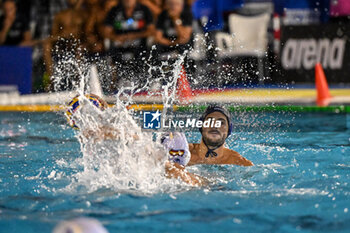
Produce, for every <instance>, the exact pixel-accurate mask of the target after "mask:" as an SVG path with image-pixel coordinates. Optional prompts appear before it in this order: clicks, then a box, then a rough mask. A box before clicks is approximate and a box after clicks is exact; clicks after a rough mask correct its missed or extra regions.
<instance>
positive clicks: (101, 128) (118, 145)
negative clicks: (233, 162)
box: [53, 56, 189, 194]
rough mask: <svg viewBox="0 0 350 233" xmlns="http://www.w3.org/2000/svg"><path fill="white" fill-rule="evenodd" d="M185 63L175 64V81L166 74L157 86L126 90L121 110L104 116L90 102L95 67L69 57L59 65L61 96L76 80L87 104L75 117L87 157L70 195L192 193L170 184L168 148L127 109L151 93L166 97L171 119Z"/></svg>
mask: <svg viewBox="0 0 350 233" xmlns="http://www.w3.org/2000/svg"><path fill="white" fill-rule="evenodd" d="M183 61H184V56H181V57H180V58H179V59H178V60H177V61H175V63H174V65H173V67H174V69H173V71H172V75H171V76H170V77H169V74H165V73H164V72H161V75H160V76H159V77H156V78H153V79H152V81H150V80H151V79H147V81H146V83H145V84H144V85H142V86H138V85H134V84H133V83H132V84H131V85H130V86H129V87H121V88H120V89H119V90H118V92H117V93H116V95H115V103H114V104H115V106H114V107H111V108H108V109H106V110H104V111H101V110H100V109H98V108H96V107H95V106H93V105H92V104H91V103H90V102H89V101H88V100H87V98H86V97H85V96H84V93H86V92H87V91H88V90H89V89H90V87H89V78H90V66H91V63H84V62H81V61H77V60H76V59H75V58H72V57H68V58H67V59H64V60H62V61H61V62H60V63H59V64H58V66H57V69H56V72H55V73H56V75H55V76H54V77H53V79H54V87H55V90H59V89H60V88H62V80H63V79H67V78H68V79H69V78H71V77H75V80H78V81H74V80H73V81H72V82H71V84H72V85H73V89H74V90H75V91H76V92H77V94H78V95H79V101H80V103H82V107H81V109H80V110H79V111H78V112H77V113H76V114H75V117H76V119H79V120H78V121H79V128H80V130H79V131H77V132H76V137H77V139H78V141H79V143H80V148H81V152H82V154H83V157H82V158H79V159H78V161H79V162H80V163H81V165H82V170H81V171H80V172H77V173H75V174H73V175H72V179H71V183H70V185H68V186H67V187H66V188H65V189H64V190H65V191H75V190H81V189H83V190H86V191H87V192H94V191H96V190H98V189H101V188H108V189H112V190H115V191H117V192H132V193H137V194H140V193H142V194H152V193H157V192H172V191H179V190H182V189H184V188H185V189H187V188H189V186H188V185H186V184H184V183H182V182H181V181H179V180H173V179H168V178H166V174H165V162H166V160H167V158H166V153H165V151H164V149H163V147H162V145H161V144H160V143H159V142H157V141H153V140H152V138H153V135H152V133H151V132H143V131H141V128H140V126H139V125H138V124H137V123H136V122H135V120H134V119H133V116H132V110H128V109H127V107H126V106H127V105H129V104H133V98H132V97H133V96H134V95H135V94H136V93H140V92H142V91H147V92H148V93H149V96H151V95H156V94H158V95H159V91H160V92H161V95H162V100H163V103H164V111H163V117H166V114H167V110H168V109H172V106H173V104H174V103H175V100H176V96H175V93H176V83H177V79H178V77H179V74H180V71H181V66H182V63H183ZM163 65H164V64H163ZM153 69H154V68H153ZM159 70H162V67H160V68H159ZM149 72H151V71H149ZM76 76H78V79H76ZM164 80H167V82H165V81H164ZM154 82H159V83H162V84H164V85H162V86H161V90H154V91H152V88H151V85H152V84H153V83H154ZM125 97H126V98H125Z"/></svg>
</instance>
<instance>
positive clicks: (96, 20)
mask: <svg viewBox="0 0 350 233" xmlns="http://www.w3.org/2000/svg"><path fill="white" fill-rule="evenodd" d="M86 4H87V14H88V16H89V17H88V18H87V21H86V25H85V33H86V48H87V50H88V52H89V54H90V55H93V56H94V55H98V54H102V53H103V52H104V51H105V46H104V37H105V36H104V21H105V19H106V17H107V14H108V12H109V11H110V10H111V9H112V8H113V7H115V6H116V5H118V1H117V0H105V1H100V0H86Z"/></svg>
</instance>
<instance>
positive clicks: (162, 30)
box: [155, 0, 193, 54]
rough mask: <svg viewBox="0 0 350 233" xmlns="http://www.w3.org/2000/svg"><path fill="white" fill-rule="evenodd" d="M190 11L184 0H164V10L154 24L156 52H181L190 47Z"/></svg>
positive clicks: (191, 41)
mask: <svg viewBox="0 0 350 233" xmlns="http://www.w3.org/2000/svg"><path fill="white" fill-rule="evenodd" d="M192 20H193V17H192V13H191V9H190V8H189V7H185V3H184V0H166V2H165V10H164V11H163V12H162V13H161V14H160V15H159V17H158V20H157V24H156V33H155V42H156V43H157V52H158V53H160V54H161V53H167V52H172V51H177V52H179V53H183V52H184V51H185V50H188V49H190V48H191V46H192V43H193V40H192Z"/></svg>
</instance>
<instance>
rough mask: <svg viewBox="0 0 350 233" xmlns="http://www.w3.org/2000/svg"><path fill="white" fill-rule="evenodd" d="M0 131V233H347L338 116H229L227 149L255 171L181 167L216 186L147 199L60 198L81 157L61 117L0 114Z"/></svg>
mask: <svg viewBox="0 0 350 233" xmlns="http://www.w3.org/2000/svg"><path fill="white" fill-rule="evenodd" d="M0 121H1V127H0V232H6V233H11V232H26V233H30V232H51V231H52V229H53V227H54V226H55V225H56V224H57V223H58V222H59V221H61V220H63V219H71V218H74V217H78V216H89V217H93V218H97V219H98V220H100V221H101V222H102V223H103V224H104V226H105V227H106V228H107V229H108V230H109V231H110V232H118V233H119V232H202V233H204V232H255V233H256V232H349V231H350V212H349V210H350V201H349V198H350V179H349V178H350V141H349V139H350V129H349V125H350V120H349V117H348V116H346V115H344V114H327V113H323V114H317V113H312V114H275V113H270V114H262V113H245V114H236V115H234V121H235V128H234V134H233V136H232V137H231V138H230V140H229V142H228V146H229V147H230V148H231V149H234V150H236V151H238V152H240V153H241V154H242V155H244V156H245V157H246V158H248V159H250V160H251V161H253V162H254V164H255V166H253V167H248V168H247V167H238V166H228V165H225V166H204V165H201V166H195V167H191V168H190V169H191V170H192V171H193V172H196V173H199V174H201V175H203V176H205V177H208V178H210V179H211V180H216V182H214V183H213V184H211V185H210V186H209V187H203V188H189V187H186V188H179V189H178V191H175V192H174V191H172V192H171V193H169V192H168V193H167V192H159V193H155V194H152V195H144V194H142V193H140V194H137V193H135V192H134V193H128V192H118V191H115V190H113V189H110V188H100V189H98V190H96V191H94V192H92V193H89V192H87V191H85V189H76V190H74V191H72V190H70V191H67V190H66V189H65V188H66V187H67V186H68V185H69V184H70V183H71V182H72V178H71V176H72V175H73V174H75V173H77V172H79V171H81V170H82V167H81V166H79V164H77V159H78V158H79V157H81V156H82V154H81V151H80V147H79V143H78V141H77V139H76V138H75V137H74V132H73V130H72V129H70V128H69V127H68V126H67V124H66V121H65V119H64V117H63V116H62V115H59V114H54V113H0ZM187 134H188V136H189V137H190V142H196V141H198V140H199V137H200V135H199V133H198V132H187Z"/></svg>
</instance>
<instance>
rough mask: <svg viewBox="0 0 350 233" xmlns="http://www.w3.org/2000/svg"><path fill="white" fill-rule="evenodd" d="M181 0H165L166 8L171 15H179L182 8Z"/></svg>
mask: <svg viewBox="0 0 350 233" xmlns="http://www.w3.org/2000/svg"><path fill="white" fill-rule="evenodd" d="M183 6H184V2H183V0H167V2H166V8H167V9H168V12H169V14H170V15H171V16H173V15H180V14H181V12H182V10H183Z"/></svg>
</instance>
